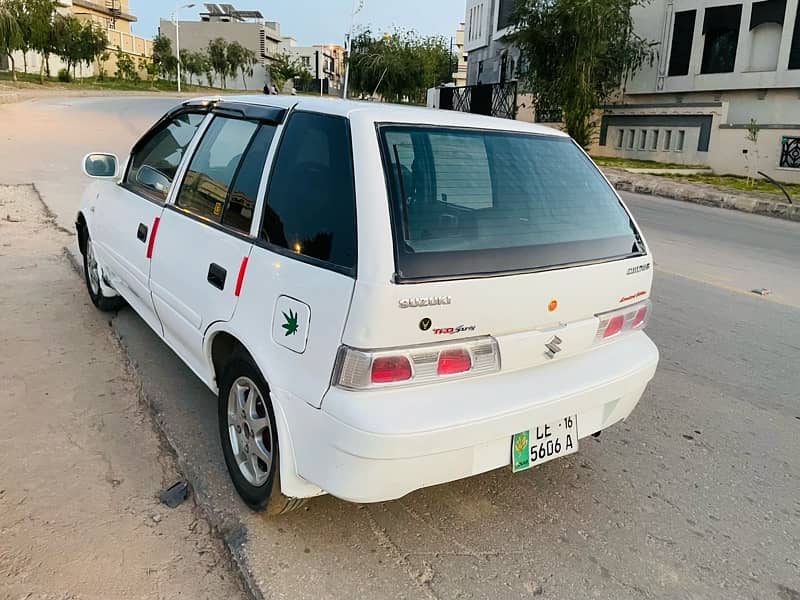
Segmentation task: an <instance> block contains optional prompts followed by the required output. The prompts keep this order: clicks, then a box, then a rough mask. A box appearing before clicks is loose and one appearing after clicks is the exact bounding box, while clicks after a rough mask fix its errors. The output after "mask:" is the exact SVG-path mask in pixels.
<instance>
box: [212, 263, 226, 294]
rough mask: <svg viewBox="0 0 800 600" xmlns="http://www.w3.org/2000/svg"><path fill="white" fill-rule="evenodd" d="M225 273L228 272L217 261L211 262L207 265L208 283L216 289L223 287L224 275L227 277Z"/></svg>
mask: <svg viewBox="0 0 800 600" xmlns="http://www.w3.org/2000/svg"><path fill="white" fill-rule="evenodd" d="M227 275H228V272H227V271H226V270H225V269H223V268H222V267H220V266H219V265H218V264H217V263H211V265H209V267H208V283H210V284H211V285H213V286H214V287H215V288H217V289H220V290H224V289H225V277H227Z"/></svg>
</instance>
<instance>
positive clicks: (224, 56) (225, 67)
mask: <svg viewBox="0 0 800 600" xmlns="http://www.w3.org/2000/svg"><path fill="white" fill-rule="evenodd" d="M208 59H209V62H210V63H211V68H212V69H213V70H214V72H215V73H216V74H217V75H218V76H219V78H220V81H221V82H222V88H223V89H227V88H228V73H229V72H230V63H229V62H228V42H226V41H225V40H224V39H223V38H221V37H220V38H216V39H213V40H211V41H210V42H208Z"/></svg>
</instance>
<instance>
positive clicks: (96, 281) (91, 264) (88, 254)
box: [83, 233, 125, 312]
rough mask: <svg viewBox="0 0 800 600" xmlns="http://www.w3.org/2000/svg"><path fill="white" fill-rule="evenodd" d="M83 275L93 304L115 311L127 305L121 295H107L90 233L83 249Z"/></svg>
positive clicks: (105, 309)
mask: <svg viewBox="0 0 800 600" xmlns="http://www.w3.org/2000/svg"><path fill="white" fill-rule="evenodd" d="M83 275H84V279H86V289H87V290H89V297H90V298H91V299H92V304H94V305H95V306H96V307H97V308H99V309H100V310H102V311H105V312H113V311H115V310H119V309H120V308H122V307H123V306H125V301H124V300H123V299H122V298H121V297H120V296H105V295H104V294H103V286H102V283H101V277H102V274H101V272H100V265H98V264H97V257H96V256H95V253H94V244H93V243H92V238H91V237H89V234H88V233H87V234H86V245H85V247H84V251H83Z"/></svg>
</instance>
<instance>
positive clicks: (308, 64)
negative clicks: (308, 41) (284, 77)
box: [300, 56, 311, 69]
mask: <svg viewBox="0 0 800 600" xmlns="http://www.w3.org/2000/svg"><path fill="white" fill-rule="evenodd" d="M300 60H301V61H302V63H303V66H304V67H305V68H306V69H308V68H310V67H311V57H310V56H301V57H300Z"/></svg>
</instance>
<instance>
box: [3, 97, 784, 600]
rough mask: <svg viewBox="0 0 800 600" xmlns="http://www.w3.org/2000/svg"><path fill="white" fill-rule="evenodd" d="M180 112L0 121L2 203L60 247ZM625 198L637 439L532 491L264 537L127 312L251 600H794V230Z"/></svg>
mask: <svg viewBox="0 0 800 600" xmlns="http://www.w3.org/2000/svg"><path fill="white" fill-rule="evenodd" d="M170 103H171V101H169V100H166V101H165V100H162V99H158V100H147V99H135V100H134V99H119V98H117V99H99V100H87V99H81V100H64V99H58V100H54V101H39V102H33V103H26V104H22V105H12V106H8V107H0V123H2V125H3V127H2V129H0V156H2V157H3V160H2V162H0V183H14V182H31V181H32V182H33V183H35V184H36V185H37V188H38V189H39V190H40V192H41V193H42V196H43V199H44V200H45V202H46V203H47V204H48V205H49V206H50V207H51V209H52V210H53V212H54V213H55V215H56V217H57V220H58V222H59V223H60V224H62V225H63V226H65V227H70V226H71V222H72V219H73V217H74V210H75V207H76V206H77V199H78V194H79V191H80V187H81V184H82V183H83V182H82V181H81V177H80V176H79V175H78V173H79V171H78V163H79V160H80V158H81V156H82V155H83V154H84V153H86V152H89V151H91V150H103V149H111V150H116V151H118V152H120V153H123V152H124V149H125V148H126V147H128V146H130V144H131V143H132V142H133V141H134V140H135V137H136V135H137V134H138V132H139V131H141V130H143V129H144V128H145V127H146V126H147V125H148V124H149V123H150V122H152V121H153V120H154V119H155V117H156V116H157V115H158V114H160V113H161V112H163V111H164V110H165V109H166V107H167V106H168V105H169V104H170ZM625 197H626V200H627V201H628V202H629V204H630V206H631V207H632V209H633V212H634V214H635V216H636V217H637V219H638V220H639V222H640V224H641V225H642V226H643V228H644V232H645V235H646V237H647V239H648V241H649V243H650V244H651V246H652V248H653V251H654V255H655V262H656V284H655V289H654V302H655V313H654V315H655V316H654V320H653V321H652V323H651V325H650V328H649V332H650V335H651V336H652V337H653V339H654V340H655V342H656V343H657V344H658V346H659V348H660V350H661V353H662V360H661V364H660V367H659V370H658V373H657V374H656V377H655V379H654V381H653V383H652V384H651V386H650V387H649V389H648V391H647V393H646V394H645V396H644V398H643V399H642V402H641V403H640V405H639V407H638V408H637V410H636V411H635V412H634V414H633V415H632V417H631V418H630V419H629V420H628V421H627V422H626V423H623V424H620V425H618V426H616V427H614V428H612V429H610V430H608V431H606V432H605V433H604V434H603V435H602V436H601V437H600V438H599V439H597V440H594V439H589V440H585V441H584V442H583V443H582V445H581V451H580V453H579V454H577V455H575V456H573V457H569V458H566V459H562V460H559V461H555V462H551V463H547V464H546V465H543V466H541V467H539V468H536V469H532V470H530V471H527V472H524V473H521V474H516V475H512V474H511V473H510V470H500V471H496V472H492V473H487V474H485V475H482V476H479V477H475V478H471V479H467V480H463V481H458V482H454V483H451V484H447V485H443V486H438V487H436V488H430V489H426V490H421V491H419V492H416V493H413V494H411V495H409V496H408V497H406V498H404V499H402V500H400V501H397V502H391V503H384V504H377V505H369V506H357V505H352V504H348V503H345V502H342V501H339V500H337V499H335V498H330V497H323V498H319V499H316V500H314V501H312V502H311V503H310V504H309V505H308V507H307V509H306V510H304V511H301V512H299V513H297V514H293V515H290V516H287V517H285V518H281V519H277V520H265V519H263V518H261V517H259V516H256V515H254V514H252V513H250V512H249V511H248V510H247V509H246V508H245V507H244V506H243V505H242V504H241V503H240V502H239V501H238V499H237V498H236V497H235V496H234V495H233V493H232V491H231V487H230V485H229V484H228V481H227V475H226V474H225V471H224V464H223V461H222V455H221V452H220V450H219V447H218V441H217V440H218V434H217V427H216V423H215V418H216V417H215V399H214V398H213V397H212V396H211V394H210V393H209V392H208V391H207V390H206V389H205V388H203V387H202V385H200V384H199V383H198V382H197V381H196V380H195V379H194V377H193V376H192V375H191V374H190V373H189V372H188V370H187V369H186V368H184V367H183V366H182V365H181V364H180V362H179V360H178V359H177V358H176V357H174V355H172V354H171V352H170V351H169V350H168V349H167V348H166V347H165V346H164V345H163V344H162V343H161V342H160V341H159V340H158V339H157V338H155V336H154V335H153V334H152V333H151V332H150V331H149V330H148V329H147V328H146V326H145V325H144V324H143V323H142V321H141V320H140V319H139V318H138V317H137V316H136V315H135V314H133V313H132V312H131V311H129V310H128V311H122V312H120V314H119V315H118V316H117V317H116V318H115V319H114V320H113V326H114V328H115V329H116V331H117V332H118V333H119V335H120V336H121V337H122V340H123V343H124V345H125V346H126V348H127V349H128V352H129V354H130V356H131V358H132V360H133V361H134V362H135V363H136V365H137V371H138V373H139V376H140V378H141V381H142V385H143V389H144V392H145V394H146V395H147V396H148V397H149V398H150V400H151V401H152V403H153V406H154V409H155V411H156V413H157V417H158V419H159V421H160V422H161V423H162V426H163V428H164V430H165V432H166V433H167V435H168V437H169V438H170V440H171V442H172V443H173V445H174V446H176V447H177V448H178V452H179V457H180V459H181V461H182V466H183V468H184V469H185V470H186V472H187V474H188V475H189V477H190V478H191V479H192V480H193V481H194V482H195V486H196V493H197V494H198V495H199V496H200V497H201V499H203V500H204V501H205V503H206V504H207V505H210V506H211V507H212V509H213V511H214V513H215V517H216V520H217V523H218V526H219V529H220V531H221V534H222V535H223V537H224V538H225V539H226V541H227V542H228V544H229V545H230V546H231V547H232V548H233V551H234V557H235V558H236V560H237V562H238V563H239V565H240V566H241V568H242V569H243V571H244V572H245V574H246V576H247V577H248V578H249V580H250V581H251V583H252V584H253V586H254V587H255V588H256V590H255V591H256V592H257V593H260V594H263V595H264V596H265V597H274V598H297V597H308V598H319V597H326V598H327V597H336V598H339V597H341V598H355V597H369V598H373V597H405V598H528V597H541V598H552V599H561V598H607V599H613V600H618V599H624V598H670V599H671V598H681V599H683V598H691V599H695V598H697V599H701V598H702V599H707V598H720V599H723V598H724V599H730V598H737V599H738V598H757V599H762V598H777V599H780V600H798V599H800V493H798V492H800V459H799V458H798V457H800V397H799V396H800V375H798V367H800V287H799V286H800V268H798V266H797V265H798V262H800V224H797V223H789V222H784V221H779V220H775V219H770V218H766V217H759V216H754V215H747V214H739V213H734V212H730V211H724V210H721V209H713V208H705V207H699V206H695V205H691V204H684V203H679V202H675V201H670V200H664V199H656V198H652V197H642V196H638V197H637V196H631V195H626V196H625ZM75 285H76V286H80V285H82V284H81V282H80V281H79V280H78V279H77V278H76V280H75ZM761 287H768V288H771V289H772V290H773V295H771V296H768V297H766V298H765V297H760V296H755V295H753V294H752V293H750V290H751V289H753V288H761ZM97 318H98V319H102V318H103V317H102V316H101V315H99V314H98V317H97Z"/></svg>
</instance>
